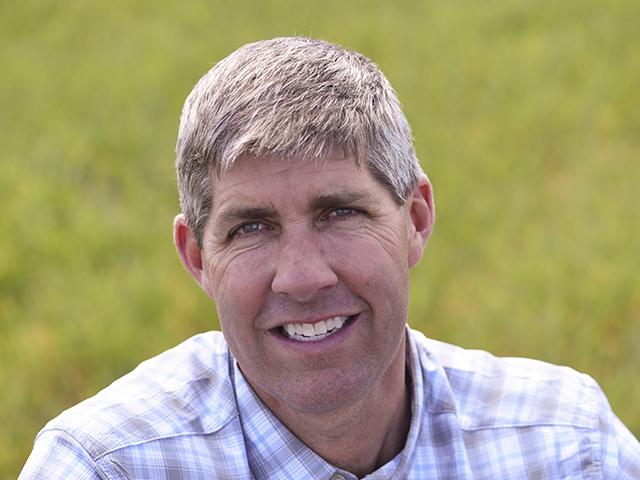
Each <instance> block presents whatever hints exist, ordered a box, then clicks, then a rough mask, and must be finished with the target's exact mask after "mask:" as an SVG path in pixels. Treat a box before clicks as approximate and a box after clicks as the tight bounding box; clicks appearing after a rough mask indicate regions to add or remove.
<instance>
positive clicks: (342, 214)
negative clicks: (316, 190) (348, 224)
mask: <svg viewBox="0 0 640 480" xmlns="http://www.w3.org/2000/svg"><path fill="white" fill-rule="evenodd" d="M357 213H359V211H358V210H356V209H355V208H349V207H338V208H334V209H333V210H331V211H330V212H329V213H328V214H327V218H331V217H333V218H334V219H338V220H342V219H346V218H348V217H352V216H354V215H356V214H357Z"/></svg>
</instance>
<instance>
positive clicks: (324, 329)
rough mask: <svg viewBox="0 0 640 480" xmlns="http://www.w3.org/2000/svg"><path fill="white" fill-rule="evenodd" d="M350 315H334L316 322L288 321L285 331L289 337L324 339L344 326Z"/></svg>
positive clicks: (311, 339) (303, 340)
mask: <svg viewBox="0 0 640 480" xmlns="http://www.w3.org/2000/svg"><path fill="white" fill-rule="evenodd" d="M348 318H349V317H344V316H342V317H333V318H328V319H327V320H320V321H319V322H316V323H288V324H286V325H284V332H286V334H287V336H288V337H289V338H293V339H294V340H299V341H302V342H310V341H317V340H322V339H323V338H326V337H328V336H329V335H332V334H334V333H335V332H337V331H338V330H340V329H341V328H342V326H343V325H344V323H345V322H346V321H347V319H348Z"/></svg>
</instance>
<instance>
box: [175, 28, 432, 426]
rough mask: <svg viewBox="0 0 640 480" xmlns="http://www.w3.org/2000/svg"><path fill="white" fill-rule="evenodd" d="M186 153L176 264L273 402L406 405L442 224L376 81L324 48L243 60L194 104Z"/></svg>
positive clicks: (267, 51) (251, 51)
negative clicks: (415, 304)
mask: <svg viewBox="0 0 640 480" xmlns="http://www.w3.org/2000/svg"><path fill="white" fill-rule="evenodd" d="M177 151H178V160H177V169H178V183H179V188H180V195H181V202H182V208H183V214H182V215H178V217H176V221H175V227H174V237H175V242H176V246H177V248H178V252H179V254H180V257H181V259H182V261H183V263H184V265H185V266H186V268H187V269H188V270H189V272H190V273H191V274H192V275H193V277H194V278H195V279H196V281H197V282H198V283H199V284H200V286H201V287H202V288H203V290H204V291H205V292H206V293H207V294H208V295H209V296H210V297H211V298H212V299H213V300H214V301H215V303H216V307H217V310H218V318H219V321H220V325H221V327H222V331H223V333H224V336H225V339H226V340H227V343H228V345H229V348H230V350H231V352H232V353H233V355H234V357H235V358H236V360H237V361H238V364H239V365H240V368H241V369H242V371H243V373H244V375H245V377H246V378H247V380H248V381H249V383H250V384H251V385H252V386H253V388H254V390H255V391H256V392H257V393H258V394H259V396H260V397H261V398H262V400H263V401H265V402H266V403H267V405H268V406H269V407H270V408H271V409H272V410H273V411H274V412H276V413H280V414H283V412H287V411H289V412H290V411H298V412H316V413H318V412H327V411H335V410H336V409H341V408H346V407H347V406H349V405H351V406H353V405H356V404H357V402H358V401H362V399H364V398H369V397H370V396H377V398H378V399H382V400H383V402H384V401H386V399H387V397H386V393H385V392H387V391H388V389H392V390H393V389H396V390H397V389H399V390H400V391H403V390H404V359H405V348H404V339H405V325H406V321H407V308H408V300H409V298H408V297H409V269H410V268H411V267H413V266H414V265H415V264H416V263H417V262H418V261H419V259H420V257H421V255H422V250H423V247H424V244H425V242H426V240H427V238H428V236H429V234H430V232H431V228H432V225H433V221H434V210H433V198H432V194H431V186H430V184H429V182H428V180H427V178H426V176H425V175H424V174H423V173H422V171H421V169H420V166H419V164H418V162H417V160H416V157H415V153H414V149H413V146H412V143H411V137H410V131H409V127H408V125H407V121H406V119H405V117H404V115H403V113H402V111H401V109H400V106H399V104H398V101H397V99H396V97H395V94H394V92H393V90H392V89H391V87H390V85H389V83H388V82H387V81H386V79H385V78H384V76H383V75H382V73H381V72H380V71H379V70H378V68H377V67H375V65H373V64H372V63H371V62H370V61H369V60H367V59H366V58H364V57H363V56H362V55H360V54H357V53H354V52H349V51H346V50H344V49H342V48H341V47H338V46H336V45H332V44H329V43H326V42H321V41H317V40H310V39H304V38H291V39H276V40H271V41H266V42H259V43H255V44H251V45H247V46H245V47H242V48H240V49H239V50H237V51H236V52H234V53H233V54H231V55H230V56H229V57H227V58H226V59H224V60H222V61H221V62H220V63H219V64H218V65H216V67H214V68H213V69H212V70H211V71H210V72H209V73H207V74H206V75H205V76H204V77H203V79H202V80H200V82H199V83H198V84H197V85H196V87H195V88H194V90H193V92H192V93H191V94H190V95H189V97H188V98H187V101H186V104H185V107H184V110H183V114H182V120H181V126H180V136H179V139H178V147H177ZM392 398H393V397H392V396H389V399H392ZM396 400H397V398H396ZM283 416H285V415H284V414H283Z"/></svg>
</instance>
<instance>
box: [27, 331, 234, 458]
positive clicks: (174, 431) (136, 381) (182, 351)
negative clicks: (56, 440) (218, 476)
mask: <svg viewBox="0 0 640 480" xmlns="http://www.w3.org/2000/svg"><path fill="white" fill-rule="evenodd" d="M234 398H235V397H234V393H233V386H232V382H231V380H230V378H229V352H228V349H227V346H226V343H225V341H224V338H223V337H222V334H221V333H220V332H208V333H203V334H200V335H196V336H194V337H192V338H190V339H188V340H186V341H185V342H183V343H181V344H179V345H178V346H176V347H174V348H172V349H170V350H167V351H165V352H163V353H161V354H160V355H158V356H156V357H153V358H151V359H149V360H146V361H144V362H143V363H141V364H140V365H139V366H138V367H137V368H136V369H135V370H133V371H132V372H131V373H129V374H127V375H125V376H123V377H122V378H120V379H118V380H116V381H115V382H114V383H113V384H111V385H110V386H108V387H107V388H105V389H104V390H102V391H101V392H99V393H98V394H96V395H95V396H94V397H92V398H89V399H88V400H85V401H84V402H82V403H80V404H78V405H76V406H74V407H72V408H70V409H69V410H66V411H65V412H63V413H62V414H60V415H59V416H58V417H56V418H55V419H53V420H52V421H50V422H49V423H48V424H47V425H46V426H45V428H44V429H43V430H42V431H41V432H40V434H39V436H42V435H44V434H45V433H47V434H49V435H50V434H51V433H52V432H59V433H61V434H64V435H66V436H69V437H71V438H73V439H75V441H77V442H78V444H80V445H82V447H83V449H84V450H86V452H87V453H88V455H89V456H90V457H91V458H93V459H97V458H100V457H102V456H104V455H106V454H108V453H110V452H113V451H115V450H118V449H122V448H125V447H127V446H130V445H139V444H142V443H145V442H150V441H154V440H160V439H166V438H171V437H175V436H184V435H190V434H192V435H196V434H210V433H213V432H216V431H217V430H220V429H221V428H223V427H224V426H225V425H226V424H227V423H229V422H230V421H231V420H232V419H233V418H235V416H236V415H237V411H236V408H235V401H234Z"/></svg>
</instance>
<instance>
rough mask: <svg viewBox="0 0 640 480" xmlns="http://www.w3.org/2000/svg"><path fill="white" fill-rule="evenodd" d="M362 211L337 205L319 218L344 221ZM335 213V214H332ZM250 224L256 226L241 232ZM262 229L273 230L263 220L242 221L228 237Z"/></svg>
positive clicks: (246, 235) (249, 234) (250, 233)
mask: <svg viewBox="0 0 640 480" xmlns="http://www.w3.org/2000/svg"><path fill="white" fill-rule="evenodd" d="M338 212H342V213H338ZM361 213H363V212H362V210H358V209H357V208H353V207H337V208H333V209H331V210H329V211H328V212H327V213H325V214H323V215H322V216H321V217H320V220H322V221H327V220H329V219H330V218H333V219H335V220H337V221H344V220H346V219H348V218H350V217H352V216H354V215H357V214H361ZM334 214H335V215H334ZM251 225H257V226H258V228H257V229H254V230H251V231H248V232H243V231H242V229H243V228H245V227H248V226H251ZM262 230H273V227H271V226H270V225H267V224H265V223H263V222H259V221H253V222H246V223H243V224H242V225H239V226H237V227H236V228H234V229H233V230H231V231H230V232H229V238H230V239H233V238H237V237H239V236H241V237H248V236H251V235H255V234H257V233H259V232H260V231H262Z"/></svg>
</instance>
